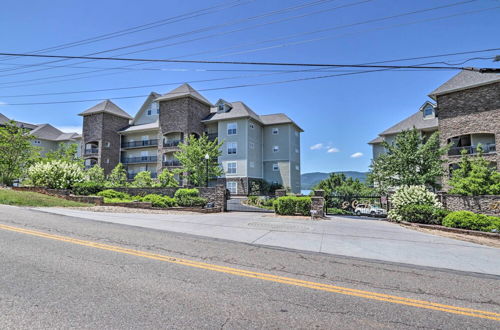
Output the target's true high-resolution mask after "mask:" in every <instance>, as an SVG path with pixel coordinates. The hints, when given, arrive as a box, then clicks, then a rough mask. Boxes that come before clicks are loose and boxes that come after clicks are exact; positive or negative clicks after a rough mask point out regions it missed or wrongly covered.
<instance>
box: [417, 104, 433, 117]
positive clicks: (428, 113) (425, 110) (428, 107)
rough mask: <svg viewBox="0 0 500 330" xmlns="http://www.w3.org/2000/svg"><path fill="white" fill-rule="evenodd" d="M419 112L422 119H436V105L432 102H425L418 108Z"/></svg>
mask: <svg viewBox="0 0 500 330" xmlns="http://www.w3.org/2000/svg"><path fill="white" fill-rule="evenodd" d="M420 111H421V112H422V117H423V118H424V119H433V118H436V105H435V104H434V103H432V102H429V101H426V102H425V103H424V104H422V106H421V107H420Z"/></svg>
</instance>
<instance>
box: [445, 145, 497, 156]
mask: <svg viewBox="0 0 500 330" xmlns="http://www.w3.org/2000/svg"><path fill="white" fill-rule="evenodd" d="M462 150H465V152H466V154H469V155H470V154H477V153H478V147H477V146H465V147H452V148H450V150H448V156H460V155H461V154H462V152H463V151H462ZM481 150H482V151H483V153H485V154H488V153H491V152H496V150H497V149H496V144H494V143H490V144H485V145H482V146H481Z"/></svg>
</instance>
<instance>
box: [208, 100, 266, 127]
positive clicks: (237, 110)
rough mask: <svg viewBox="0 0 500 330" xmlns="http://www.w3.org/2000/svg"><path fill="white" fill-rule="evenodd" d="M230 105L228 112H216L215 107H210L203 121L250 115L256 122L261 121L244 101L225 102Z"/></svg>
mask: <svg viewBox="0 0 500 330" xmlns="http://www.w3.org/2000/svg"><path fill="white" fill-rule="evenodd" d="M227 103H228V104H230V105H231V107H232V108H231V110H229V111H228V112H217V108H212V109H211V111H212V112H211V113H210V115H208V117H206V118H205V119H204V120H203V121H207V122H209V121H217V120H225V119H236V118H247V117H250V118H252V119H254V120H256V121H258V122H261V120H260V118H259V115H257V114H256V113H255V112H254V111H253V110H252V109H250V108H249V107H248V106H247V105H246V104H245V103H243V102H240V101H237V102H227Z"/></svg>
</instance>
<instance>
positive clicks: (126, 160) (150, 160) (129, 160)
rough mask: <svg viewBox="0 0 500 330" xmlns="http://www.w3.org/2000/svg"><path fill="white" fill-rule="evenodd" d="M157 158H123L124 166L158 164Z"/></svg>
mask: <svg viewBox="0 0 500 330" xmlns="http://www.w3.org/2000/svg"><path fill="white" fill-rule="evenodd" d="M157 159H158V157H157V156H141V157H128V158H123V159H122V163H123V164H137V163H156V161H157Z"/></svg>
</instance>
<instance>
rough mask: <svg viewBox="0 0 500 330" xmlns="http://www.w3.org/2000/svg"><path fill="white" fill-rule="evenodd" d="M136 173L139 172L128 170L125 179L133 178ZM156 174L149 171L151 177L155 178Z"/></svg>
mask: <svg viewBox="0 0 500 330" xmlns="http://www.w3.org/2000/svg"><path fill="white" fill-rule="evenodd" d="M137 173H139V172H128V173H127V179H129V180H133V179H134V178H135V176H136V175H137ZM157 176H158V174H157V173H156V172H151V177H152V178H153V179H156V177H157Z"/></svg>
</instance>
